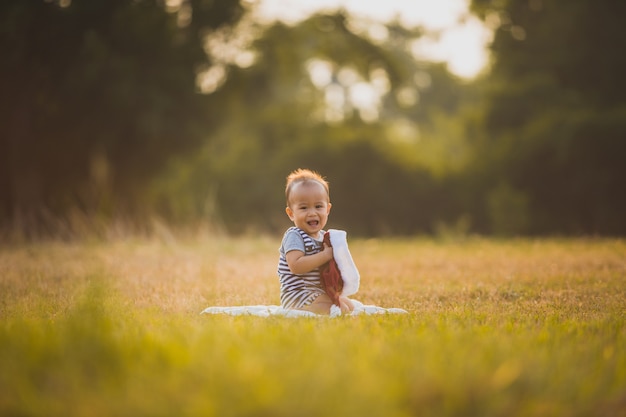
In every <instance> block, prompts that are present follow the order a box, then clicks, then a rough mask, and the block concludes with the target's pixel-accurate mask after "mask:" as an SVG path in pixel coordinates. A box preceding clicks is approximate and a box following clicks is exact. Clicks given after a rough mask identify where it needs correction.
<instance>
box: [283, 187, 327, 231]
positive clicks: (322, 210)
mask: <svg viewBox="0 0 626 417" xmlns="http://www.w3.org/2000/svg"><path fill="white" fill-rule="evenodd" d="M331 206H332V205H331V204H330V201H329V198H328V193H326V190H325V189H324V186H323V185H322V184H320V183H318V182H316V181H308V182H301V183H298V184H295V185H294V186H293V188H292V189H291V193H290V194H289V206H288V207H287V209H286V211H287V215H288V216H289V218H290V219H291V221H292V222H293V223H294V225H295V226H296V227H298V228H300V229H302V230H304V232H305V233H306V234H308V235H309V236H311V237H312V238H315V239H317V238H318V237H319V236H318V234H319V232H320V230H322V229H323V228H324V226H326V222H327V221H328V214H329V213H330V208H331Z"/></svg>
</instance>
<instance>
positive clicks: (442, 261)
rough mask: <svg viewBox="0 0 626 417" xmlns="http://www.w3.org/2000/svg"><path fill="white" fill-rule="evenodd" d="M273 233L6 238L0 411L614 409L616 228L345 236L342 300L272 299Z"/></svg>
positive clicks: (624, 406) (619, 308) (596, 412)
mask: <svg viewBox="0 0 626 417" xmlns="http://www.w3.org/2000/svg"><path fill="white" fill-rule="evenodd" d="M277 246H278V238H275V239H271V238H249V239H231V238H216V239H215V240H209V239H199V240H187V241H176V240H168V241H165V242H161V241H157V240H136V241H132V240H126V241H116V242H108V243H84V244H78V243H59V242H48V243H39V244H29V245H19V246H9V247H4V248H3V249H1V250H0V370H1V372H0V415H2V416H5V415H6V416H142V415H146V416H218V417H225V416H335V415H336V416H342V417H350V416H391V417H394V416H398V417H400V416H438V417H440V416H607V417H608V416H625V415H626V327H625V317H626V241H624V240H608V239H606V240H605V239H573V240H564V239H544V240H501V241H497V240H485V239H469V240H465V241H457V242H437V241H432V240H426V239H405V240H400V239H387V240H356V241H351V243H350V248H351V251H352V255H353V257H354V259H355V262H356V263H357V265H358V267H359V269H360V271H361V275H362V278H361V290H360V291H359V293H358V294H357V296H356V297H355V298H357V299H359V300H360V301H362V302H365V303H366V304H376V305H380V306H384V307H402V308H405V309H407V310H408V311H409V314H408V315H389V316H367V317H363V316H359V317H340V318H335V319H328V318H315V319H310V318H299V319H288V318H280V317H272V318H258V317H230V316H206V315H200V314H199V313H200V311H202V310H203V309H204V308H205V307H207V306H209V305H248V304H278V282H277V277H276V274H275V267H276V260H277Z"/></svg>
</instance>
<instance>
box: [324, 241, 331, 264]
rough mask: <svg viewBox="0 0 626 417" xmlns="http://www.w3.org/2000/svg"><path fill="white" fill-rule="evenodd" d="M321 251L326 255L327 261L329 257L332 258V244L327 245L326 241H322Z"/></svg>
mask: <svg viewBox="0 0 626 417" xmlns="http://www.w3.org/2000/svg"><path fill="white" fill-rule="evenodd" d="M322 253H323V254H324V256H325V257H326V259H327V261H330V260H331V259H333V248H332V246H328V245H327V244H326V243H324V249H322Z"/></svg>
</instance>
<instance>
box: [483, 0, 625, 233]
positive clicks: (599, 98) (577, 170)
mask: <svg viewBox="0 0 626 417" xmlns="http://www.w3.org/2000/svg"><path fill="white" fill-rule="evenodd" d="M472 4H473V9H474V10H475V11H476V12H477V13H479V14H480V15H481V16H483V17H484V18H485V20H486V21H488V22H491V23H492V24H495V25H497V29H496V31H495V37H494V41H493V44H492V46H491V50H492V55H493V63H492V68H491V72H490V80H489V91H488V93H487V98H486V107H485V120H484V129H483V131H484V138H485V141H484V142H483V143H482V147H481V148H482V149H481V151H480V152H481V153H482V154H484V155H486V159H487V160H488V161H489V163H488V165H489V166H486V167H484V172H485V173H486V175H485V177H487V176H488V177H490V178H492V181H491V182H490V181H489V180H488V179H487V178H484V179H483V180H482V182H483V184H484V185H483V186H484V187H485V188H488V187H489V186H491V187H497V186H498V183H501V182H503V183H506V184H507V186H509V187H510V189H511V190H512V191H513V192H514V193H517V194H518V195H519V197H523V199H524V200H525V201H527V207H519V209H523V210H527V211H528V212H527V213H526V214H525V215H526V216H527V217H529V220H530V221H529V222H527V223H525V227H523V228H520V229H519V230H517V232H532V233H585V234H596V233H599V234H624V233H626V220H625V218H624V215H623V213H624V212H626V197H625V194H624V193H623V192H621V189H622V188H623V184H624V182H625V180H626V169H625V168H624V166H625V165H624V163H623V161H624V155H626V142H625V141H624V139H625V138H626V135H625V133H626V88H625V87H624V85H625V84H624V83H623V82H622V80H621V79H622V77H623V74H624V73H626V56H625V55H624V54H623V52H622V51H624V48H626V29H625V28H624V25H623V22H622V20H623V19H622V16H623V15H624V13H625V12H626V3H623V2H617V1H612V0H603V1H599V2H598V1H590V0H554V1H542V0H523V1H522V0H509V1H499V2H495V1H485V0H474V1H473V2H472ZM476 163H477V164H480V163H481V162H479V161H476ZM490 183H491V185H490ZM493 190H495V188H493ZM516 198H517V197H516Z"/></svg>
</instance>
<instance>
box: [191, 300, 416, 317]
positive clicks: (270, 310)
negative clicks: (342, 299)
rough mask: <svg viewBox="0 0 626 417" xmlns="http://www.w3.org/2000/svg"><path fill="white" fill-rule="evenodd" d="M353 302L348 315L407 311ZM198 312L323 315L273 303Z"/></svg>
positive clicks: (333, 309) (332, 314)
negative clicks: (352, 309) (351, 310)
mask: <svg viewBox="0 0 626 417" xmlns="http://www.w3.org/2000/svg"><path fill="white" fill-rule="evenodd" d="M351 301H352V303H353V304H354V311H353V312H352V313H350V314H348V315H350V316H358V315H362V314H365V315H372V314H406V313H407V311H406V310H403V309H401V308H383V307H378V306H373V305H365V304H363V303H361V302H359V301H357V300H351ZM200 314H227V315H230V316H258V317H270V316H283V317H325V316H321V315H319V314H315V313H312V312H310V311H303V310H289V309H284V308H282V307H280V306H274V305H267V306H266V305H256V306H236V307H208V308H205V309H204V310H203V311H202V313H200ZM337 316H341V310H340V309H339V307H337V306H332V307H331V309H330V317H337Z"/></svg>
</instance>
